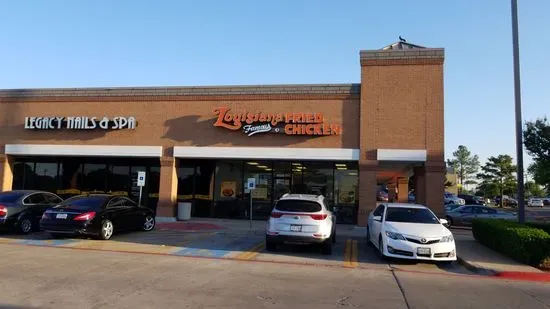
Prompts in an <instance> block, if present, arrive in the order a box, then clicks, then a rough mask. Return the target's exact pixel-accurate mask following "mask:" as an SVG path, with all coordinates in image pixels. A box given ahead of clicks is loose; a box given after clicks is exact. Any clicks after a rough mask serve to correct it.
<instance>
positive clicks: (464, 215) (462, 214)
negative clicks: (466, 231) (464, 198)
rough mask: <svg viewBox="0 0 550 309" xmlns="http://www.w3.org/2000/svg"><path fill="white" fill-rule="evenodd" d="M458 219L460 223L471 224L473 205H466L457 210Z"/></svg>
mask: <svg viewBox="0 0 550 309" xmlns="http://www.w3.org/2000/svg"><path fill="white" fill-rule="evenodd" d="M458 219H459V221H460V222H461V223H462V224H471V223H472V220H473V219H474V207H473V206H466V207H464V208H462V209H460V210H459V211H458Z"/></svg>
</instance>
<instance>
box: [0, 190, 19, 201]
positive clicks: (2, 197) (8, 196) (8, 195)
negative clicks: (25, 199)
mask: <svg viewBox="0 0 550 309" xmlns="http://www.w3.org/2000/svg"><path fill="white" fill-rule="evenodd" d="M23 194H24V193H22V192H2V193H0V203H15V202H17V200H18V199H20V198H21V197H22V196H23Z"/></svg>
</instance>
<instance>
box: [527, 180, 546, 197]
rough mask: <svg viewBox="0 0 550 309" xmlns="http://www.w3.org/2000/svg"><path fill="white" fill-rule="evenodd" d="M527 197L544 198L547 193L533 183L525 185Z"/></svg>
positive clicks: (529, 182)
mask: <svg viewBox="0 0 550 309" xmlns="http://www.w3.org/2000/svg"><path fill="white" fill-rule="evenodd" d="M525 196H526V197H544V196H546V193H545V192H544V189H543V188H542V187H541V186H539V185H538V184H536V183H535V182H533V181H528V182H526V183H525Z"/></svg>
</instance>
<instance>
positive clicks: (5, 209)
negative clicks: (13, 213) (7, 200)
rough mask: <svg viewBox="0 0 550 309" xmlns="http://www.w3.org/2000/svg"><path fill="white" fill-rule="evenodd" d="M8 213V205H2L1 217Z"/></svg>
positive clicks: (0, 208) (0, 209)
mask: <svg viewBox="0 0 550 309" xmlns="http://www.w3.org/2000/svg"><path fill="white" fill-rule="evenodd" d="M7 214H8V208H7V207H6V206H2V205H0V217H3V216H5V215H7Z"/></svg>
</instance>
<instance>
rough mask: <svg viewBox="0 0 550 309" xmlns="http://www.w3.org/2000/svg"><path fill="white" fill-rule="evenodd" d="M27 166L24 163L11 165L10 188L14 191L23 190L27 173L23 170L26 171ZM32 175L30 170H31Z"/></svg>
mask: <svg viewBox="0 0 550 309" xmlns="http://www.w3.org/2000/svg"><path fill="white" fill-rule="evenodd" d="M28 168H29V166H28V165H27V163H24V162H15V163H14V164H13V182H12V188H13V189H14V190H23V189H25V174H26V173H27V172H26V171H25V169H28ZM31 173H32V169H31Z"/></svg>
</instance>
